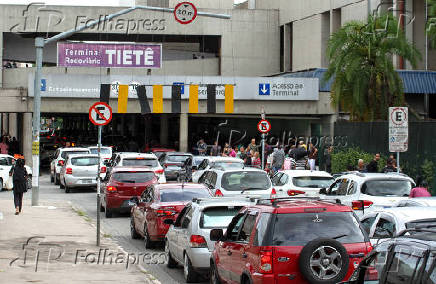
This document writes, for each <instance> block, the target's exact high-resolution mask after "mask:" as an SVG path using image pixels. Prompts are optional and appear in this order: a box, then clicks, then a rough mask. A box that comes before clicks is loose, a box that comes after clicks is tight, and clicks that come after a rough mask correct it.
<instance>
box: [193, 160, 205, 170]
mask: <svg viewBox="0 0 436 284" xmlns="http://www.w3.org/2000/svg"><path fill="white" fill-rule="evenodd" d="M194 161H195V159H194ZM206 166H207V160H203V162H201V164H200V165H199V166H198V170H200V171H202V170H204V169H206Z"/></svg>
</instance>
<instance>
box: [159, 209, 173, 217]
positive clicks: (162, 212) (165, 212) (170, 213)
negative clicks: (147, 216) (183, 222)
mask: <svg viewBox="0 0 436 284" xmlns="http://www.w3.org/2000/svg"><path fill="white" fill-rule="evenodd" d="M156 214H157V216H159V217H161V216H173V215H175V214H176V212H174V211H171V210H165V209H157V210H156Z"/></svg>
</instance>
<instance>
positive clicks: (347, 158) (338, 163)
mask: <svg viewBox="0 0 436 284" xmlns="http://www.w3.org/2000/svg"><path fill="white" fill-rule="evenodd" d="M359 159H363V161H364V162H365V165H367V164H368V163H369V162H371V161H372V160H373V159H374V154H371V153H367V152H365V151H363V150H361V149H360V148H358V147H356V148H348V149H345V150H341V151H336V150H335V151H334V152H333V154H332V172H333V173H340V172H345V171H347V169H348V166H349V165H351V166H353V167H354V168H357V162H358V161H359ZM385 166H386V157H384V156H381V157H380V160H379V161H378V169H379V171H381V170H382V169H383V168H384V167H385Z"/></svg>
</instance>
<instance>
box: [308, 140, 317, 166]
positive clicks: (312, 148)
mask: <svg viewBox="0 0 436 284" xmlns="http://www.w3.org/2000/svg"><path fill="white" fill-rule="evenodd" d="M317 157H318V149H317V148H316V147H315V146H313V143H312V142H310V143H309V167H310V170H311V171H314V170H316V169H315V161H316V158H317Z"/></svg>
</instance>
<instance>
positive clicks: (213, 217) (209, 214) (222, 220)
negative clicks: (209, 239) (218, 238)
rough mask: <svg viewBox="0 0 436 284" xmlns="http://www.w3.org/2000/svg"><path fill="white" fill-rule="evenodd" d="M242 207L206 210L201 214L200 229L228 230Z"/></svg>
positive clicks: (221, 207)
mask: <svg viewBox="0 0 436 284" xmlns="http://www.w3.org/2000/svg"><path fill="white" fill-rule="evenodd" d="M239 209H241V206H220V207H211V208H206V209H205V210H204V211H203V213H202V214H201V219H200V228H202V229H207V228H226V227H227V226H228V225H229V224H230V222H231V221H232V219H233V217H234V216H235V215H236V213H238V211H239Z"/></svg>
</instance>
